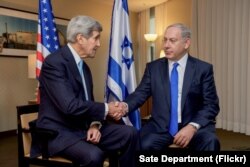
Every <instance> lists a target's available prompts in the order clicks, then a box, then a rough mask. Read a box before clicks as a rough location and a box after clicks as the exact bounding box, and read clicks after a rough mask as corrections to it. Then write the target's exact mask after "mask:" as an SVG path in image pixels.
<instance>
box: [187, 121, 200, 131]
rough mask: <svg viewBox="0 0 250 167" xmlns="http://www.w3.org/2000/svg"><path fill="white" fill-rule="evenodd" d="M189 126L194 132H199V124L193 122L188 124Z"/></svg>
mask: <svg viewBox="0 0 250 167" xmlns="http://www.w3.org/2000/svg"><path fill="white" fill-rule="evenodd" d="M189 124H190V125H192V126H193V127H194V128H195V129H196V130H199V129H200V127H201V126H200V125H199V124H197V123H195V122H190V123H189Z"/></svg>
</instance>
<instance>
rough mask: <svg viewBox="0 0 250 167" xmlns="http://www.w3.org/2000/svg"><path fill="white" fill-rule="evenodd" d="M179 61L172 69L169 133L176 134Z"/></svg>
mask: <svg viewBox="0 0 250 167" xmlns="http://www.w3.org/2000/svg"><path fill="white" fill-rule="evenodd" d="M178 65H179V64H178V63H174V64H173V69H172V71H171V78H170V87H171V112H170V126H169V133H170V134H171V135H172V136H174V135H175V134H176V133H177V131H178V71H177V66H178Z"/></svg>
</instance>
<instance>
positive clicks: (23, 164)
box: [17, 104, 80, 167]
mask: <svg viewBox="0 0 250 167" xmlns="http://www.w3.org/2000/svg"><path fill="white" fill-rule="evenodd" d="M38 109H39V105H37V104H34V105H24V106H17V124H18V125H17V126H18V165H19V167H29V165H30V164H33V165H39V166H57V167H60V166H61V167H66V166H67V167H70V166H72V167H76V166H80V165H78V164H75V163H73V162H72V161H70V160H68V159H65V158H62V157H56V156H55V157H48V156H47V155H46V153H45V154H44V153H43V154H42V156H39V157H37V158H31V157H30V148H31V141H32V138H31V131H30V126H29V122H31V121H33V120H35V119H37V116H38ZM44 133H46V131H45V132H44ZM48 133H49V134H48V135H51V133H50V131H48ZM52 134H53V133H52Z"/></svg>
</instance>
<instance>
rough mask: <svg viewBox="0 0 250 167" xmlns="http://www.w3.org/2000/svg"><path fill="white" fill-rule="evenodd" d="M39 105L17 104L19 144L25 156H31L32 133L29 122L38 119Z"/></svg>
mask: <svg viewBox="0 0 250 167" xmlns="http://www.w3.org/2000/svg"><path fill="white" fill-rule="evenodd" d="M38 110H39V105H37V104H34V105H24V106H17V122H18V144H19V146H18V147H19V149H20V150H19V151H20V152H19V153H23V156H29V153H30V148H31V140H32V139H31V134H30V131H29V129H30V128H29V122H30V121H33V120H35V119H37V116H38Z"/></svg>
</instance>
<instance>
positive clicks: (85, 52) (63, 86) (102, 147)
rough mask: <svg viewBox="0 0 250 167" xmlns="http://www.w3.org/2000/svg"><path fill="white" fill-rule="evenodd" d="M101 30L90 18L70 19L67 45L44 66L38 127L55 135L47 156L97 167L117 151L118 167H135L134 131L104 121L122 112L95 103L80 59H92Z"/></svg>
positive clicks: (117, 116) (50, 56)
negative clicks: (56, 133) (106, 154)
mask: <svg viewBox="0 0 250 167" xmlns="http://www.w3.org/2000/svg"><path fill="white" fill-rule="evenodd" d="M101 31H102V26H101V24H100V23H99V22H98V21H96V20H95V19H93V18H91V17H88V16H77V17H74V18H72V19H71V20H70V22H69V24H68V27H67V41H68V44H67V45H66V46H64V47H63V48H61V49H59V50H58V51H56V52H55V53H53V54H51V55H49V56H48V57H46V59H45V60H44V62H43V66H42V70H41V74H40V77H39V81H40V87H39V88H40V110H39V115H38V120H37V126H38V127H40V128H47V129H51V130H54V131H57V132H58V135H57V136H56V137H55V138H54V139H52V140H51V141H49V154H50V155H60V156H64V157H66V158H68V159H71V160H73V161H75V162H78V163H80V164H81V165H82V166H91V167H96V166H102V165H103V162H104V159H105V153H106V152H112V151H118V150H119V153H121V154H119V155H120V157H119V160H120V166H124V167H127V166H134V165H135V164H134V162H135V161H134V157H135V145H136V140H137V139H136V138H137V132H136V130H135V128H133V127H131V126H126V125H110V124H108V123H105V122H104V119H105V118H106V117H107V116H110V117H112V118H114V119H115V120H118V119H120V117H121V115H122V114H123V113H122V109H121V108H120V107H119V106H115V104H114V103H109V104H106V103H99V102H95V101H94V97H93V83H92V76H91V72H90V69H89V67H88V65H87V64H86V63H85V62H84V61H83V60H82V59H84V58H93V57H94V56H95V53H96V51H97V49H98V48H99V47H100V33H101ZM81 63H82V64H83V65H80V67H79V69H78V65H79V64H81Z"/></svg>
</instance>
